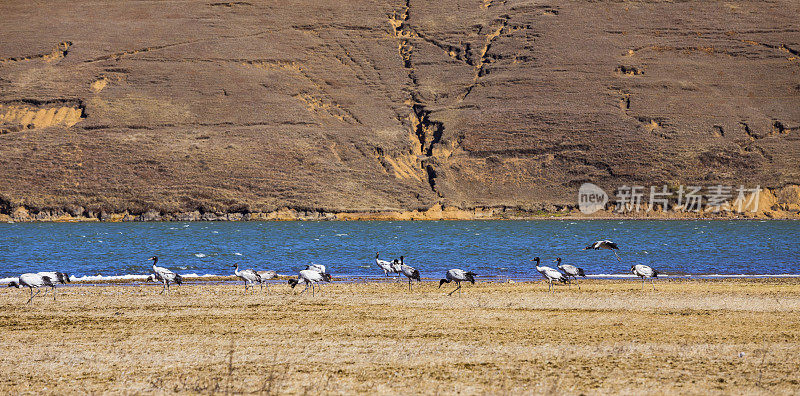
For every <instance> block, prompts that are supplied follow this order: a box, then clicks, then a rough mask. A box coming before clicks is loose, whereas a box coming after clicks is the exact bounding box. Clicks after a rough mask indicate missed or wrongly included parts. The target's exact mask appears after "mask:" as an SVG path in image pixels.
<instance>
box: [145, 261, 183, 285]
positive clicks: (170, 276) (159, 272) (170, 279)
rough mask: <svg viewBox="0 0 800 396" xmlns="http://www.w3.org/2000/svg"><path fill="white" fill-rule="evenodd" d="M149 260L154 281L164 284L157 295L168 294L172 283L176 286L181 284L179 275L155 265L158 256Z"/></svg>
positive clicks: (181, 280)
mask: <svg viewBox="0 0 800 396" xmlns="http://www.w3.org/2000/svg"><path fill="white" fill-rule="evenodd" d="M150 260H152V261H153V272H155V275H156V276H155V277H156V279H157V280H158V281H159V282H161V283H163V284H164V287H163V288H162V289H161V293H159V294H163V293H164V292H167V293H169V285H170V284H172V283H174V284H176V285H180V284H183V278H182V277H181V276H180V275H178V274H176V273H174V272H172V271H170V270H168V269H166V268H164V267H159V266H157V265H156V263H158V256H153V257H150Z"/></svg>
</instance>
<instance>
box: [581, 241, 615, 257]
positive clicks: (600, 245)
mask: <svg viewBox="0 0 800 396" xmlns="http://www.w3.org/2000/svg"><path fill="white" fill-rule="evenodd" d="M590 249H594V250H600V249H605V250H611V251H612V252H614V255H615V256H617V260H619V261H620V262H622V259H620V258H619V255H618V254H617V250H619V246H617V244H616V243H614V242H611V241H609V240H608V239H606V240H602V241H596V242H594V243H592V244H591V245H589V246H587V247H586V248H584V249H583V250H590Z"/></svg>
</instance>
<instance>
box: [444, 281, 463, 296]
mask: <svg viewBox="0 0 800 396" xmlns="http://www.w3.org/2000/svg"><path fill="white" fill-rule="evenodd" d="M456 285H458V287H456V288H455V289H453V291H451V292H450V293H448V294H447V295H448V296H452V295H453V293H455V292H456V291H457V290H458V289H461V284H460V283H456ZM459 295H461V292H459Z"/></svg>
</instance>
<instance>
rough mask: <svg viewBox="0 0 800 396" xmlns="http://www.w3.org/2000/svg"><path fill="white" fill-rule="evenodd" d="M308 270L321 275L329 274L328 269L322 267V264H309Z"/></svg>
mask: <svg viewBox="0 0 800 396" xmlns="http://www.w3.org/2000/svg"><path fill="white" fill-rule="evenodd" d="M306 269H307V270H311V271H317V272H319V273H320V274H327V273H328V271H327V268H325V266H324V265H322V264H308V265H306Z"/></svg>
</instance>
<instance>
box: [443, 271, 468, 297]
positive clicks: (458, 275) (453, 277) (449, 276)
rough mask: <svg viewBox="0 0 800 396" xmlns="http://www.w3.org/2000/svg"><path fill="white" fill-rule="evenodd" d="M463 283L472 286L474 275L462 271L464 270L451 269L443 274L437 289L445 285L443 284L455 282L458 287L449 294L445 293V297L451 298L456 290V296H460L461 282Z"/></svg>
mask: <svg viewBox="0 0 800 396" xmlns="http://www.w3.org/2000/svg"><path fill="white" fill-rule="evenodd" d="M464 281H467V282H471V283H472V284H473V285H474V284H475V273H474V272H471V271H464V270H462V269H459V268H453V269H451V270H448V271H447V273H446V274H445V278H444V279H442V280H440V281H439V288H440V289H441V288H442V285H443V284H445V283H450V282H455V283H456V286H458V287H456V288H455V289H454V290H453V291H451V292H450V293H447V295H448V296H452V295H453V293H455V292H456V290H458V295H459V296H460V295H461V282H464Z"/></svg>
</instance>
